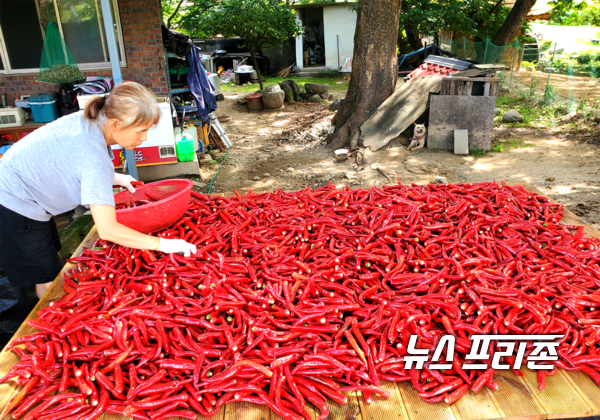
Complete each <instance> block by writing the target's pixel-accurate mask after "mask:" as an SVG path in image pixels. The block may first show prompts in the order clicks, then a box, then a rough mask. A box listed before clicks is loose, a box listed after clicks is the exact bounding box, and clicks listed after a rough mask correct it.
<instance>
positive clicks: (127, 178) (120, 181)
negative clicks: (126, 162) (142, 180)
mask: <svg viewBox="0 0 600 420" xmlns="http://www.w3.org/2000/svg"><path fill="white" fill-rule="evenodd" d="M132 181H136V179H135V178H134V177H132V176H131V175H125V174H118V173H116V172H115V178H114V180H113V185H116V186H118V187H125V188H127V190H128V191H129V192H130V193H132V194H133V193H134V192H135V187H134V186H133V185H131V182H132Z"/></svg>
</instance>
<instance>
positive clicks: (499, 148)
mask: <svg viewBox="0 0 600 420" xmlns="http://www.w3.org/2000/svg"><path fill="white" fill-rule="evenodd" d="M521 147H533V144H531V143H525V141H523V139H522V138H515V139H510V140H501V141H498V142H496V143H494V145H493V146H492V148H491V150H490V152H492V153H501V152H508V151H509V150H510V149H519V148H521Z"/></svg>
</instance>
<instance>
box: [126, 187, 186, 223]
mask: <svg viewBox="0 0 600 420" xmlns="http://www.w3.org/2000/svg"><path fill="white" fill-rule="evenodd" d="M193 186H194V184H193V183H192V181H190V180H189V179H169V180H166V181H158V182H153V183H151V184H146V185H142V186H140V187H137V188H136V189H135V193H133V194H131V193H130V192H129V191H124V192H121V193H118V194H116V195H115V204H116V205H119V204H121V203H127V202H129V201H130V200H131V199H133V200H148V199H150V200H152V201H154V202H153V203H150V204H145V205H143V206H139V207H132V208H128V209H123V210H117V222H119V223H121V224H122V225H125V226H127V227H130V228H131V229H134V230H137V231H138V232H142V233H152V232H156V231H157V230H161V229H164V228H166V227H169V226H171V225H172V224H174V223H175V222H177V221H178V220H179V219H180V218H181V217H182V216H183V215H184V213H185V211H186V210H187V209H188V207H189V205H190V200H191V193H190V191H191V190H192V187H193Z"/></svg>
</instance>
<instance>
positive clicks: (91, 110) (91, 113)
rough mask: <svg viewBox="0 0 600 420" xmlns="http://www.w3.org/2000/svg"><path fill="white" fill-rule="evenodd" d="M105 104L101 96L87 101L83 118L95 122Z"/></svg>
mask: <svg viewBox="0 0 600 420" xmlns="http://www.w3.org/2000/svg"><path fill="white" fill-rule="evenodd" d="M105 103H106V100H105V99H104V97H102V96H97V97H95V98H93V99H90V100H89V101H87V103H86V104H85V109H84V111H83V118H85V119H86V120H90V121H96V120H97V119H98V117H99V116H100V111H102V108H104V104H105Z"/></svg>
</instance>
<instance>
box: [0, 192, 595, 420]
mask: <svg viewBox="0 0 600 420" xmlns="http://www.w3.org/2000/svg"><path fill="white" fill-rule="evenodd" d="M509 184H511V185H517V184H521V185H524V186H525V188H526V189H527V190H528V191H530V192H532V193H536V194H539V195H543V194H542V193H541V191H539V190H538V189H536V188H534V187H532V186H531V185H529V184H526V183H522V182H521V183H517V182H511V183H509ZM564 215H565V217H564V219H563V222H564V223H565V224H569V225H581V226H584V231H585V232H586V233H587V234H588V235H590V236H594V237H600V231H598V230H596V229H594V228H593V227H592V226H590V225H588V224H587V223H585V222H583V221H582V220H581V219H579V218H578V217H577V216H575V215H574V214H573V213H571V212H570V211H569V210H564ZM97 237H98V236H97V233H96V228H95V227H94V228H93V229H92V230H91V231H90V233H89V234H88V235H87V237H86V238H85V240H84V241H83V243H82V244H81V245H80V246H79V248H78V249H77V250H76V251H75V254H74V255H78V254H79V253H81V251H82V248H83V247H84V246H85V247H88V248H89V247H90V246H91V245H92V244H93V243H94V241H95V240H96V238H97ZM71 268H73V264H66V265H65V267H64V268H63V271H62V272H61V273H60V274H59V275H58V277H57V278H56V280H54V283H53V284H52V286H51V287H50V289H49V290H48V293H46V295H45V296H44V298H43V299H42V300H40V302H39V303H38V304H37V305H36V307H35V308H34V309H33V311H32V312H31V314H29V317H28V318H27V319H34V318H36V314H37V312H38V311H39V310H40V309H42V308H45V307H46V306H47V305H48V303H49V302H51V301H53V300H56V299H58V298H59V297H60V296H61V295H62V294H63V289H62V273H63V272H65V271H67V270H69V269H71ZM34 332H35V330H34V329H33V328H32V327H29V326H28V325H27V321H25V322H24V323H23V325H21V327H20V328H19V330H18V331H17V332H16V334H15V336H14V337H15V338H17V337H22V336H25V335H29V334H33V333H34ZM18 360H19V359H18V358H17V356H16V355H15V354H14V353H12V352H7V351H6V350H3V351H2V352H0V377H2V376H4V375H5V374H6V373H7V372H8V371H9V370H10V368H11V367H12V366H13V365H14V364H15V363H17V362H18ZM522 371H523V372H524V373H525V377H524V378H520V377H518V376H516V375H515V374H513V373H512V372H510V371H498V372H497V373H496V376H495V377H494V379H495V381H496V382H498V385H499V389H498V391H496V392H492V391H490V390H489V389H487V388H485V387H484V388H483V390H482V391H480V392H479V394H475V393H473V392H471V391H469V393H468V394H467V395H465V396H464V397H463V398H461V399H460V400H459V401H458V402H457V403H455V404H454V405H452V406H447V405H446V404H444V403H437V404H430V403H426V402H424V401H422V400H421V399H420V398H419V397H418V396H417V393H416V391H415V390H414V389H413V388H412V385H411V384H410V383H408V382H400V383H397V384H396V383H391V382H387V383H384V384H383V387H384V388H385V389H387V390H388V391H390V392H391V394H392V396H391V397H390V398H389V399H388V400H383V399H381V398H379V397H378V396H376V395H373V398H374V402H373V403H372V404H370V405H367V404H365V402H364V400H363V398H362V396H361V395H360V393H351V394H349V397H350V401H349V402H348V404H346V405H344V406H342V405H339V404H336V403H334V402H332V401H328V405H329V410H330V414H329V417H328V420H499V419H510V420H544V419H566V418H581V417H592V416H598V415H600V388H598V386H596V384H595V383H594V382H593V381H592V380H591V379H590V378H589V377H588V376H587V375H586V374H584V373H581V372H567V371H564V370H561V369H559V370H558V372H557V374H556V375H554V376H549V377H546V389H545V390H544V391H539V390H538V388H537V380H536V375H535V372H532V371H530V370H527V369H522ZM19 390H20V387H18V388H17V387H15V385H14V382H13V381H9V382H8V383H5V384H2V385H0V411H1V410H2V409H3V408H4V407H5V406H6V404H7V403H8V401H9V400H10V399H11V398H12V397H13V395H14V394H15V393H16V392H18V391H19ZM307 411H308V412H309V413H310V415H311V417H312V418H313V419H316V416H317V415H318V411H317V410H315V409H314V408H312V407H308V410H307ZM121 418H122V416H119V415H116V414H104V415H102V416H101V417H100V419H101V420H121ZM212 418H213V419H215V420H262V419H264V420H281V417H279V416H278V415H277V414H275V413H273V412H272V411H271V410H269V409H267V408H265V407H264V406H258V405H253V404H247V403H231V404H227V405H225V407H223V408H222V409H221V410H220V411H219V412H218V413H217V414H216V415H215V416H214V417H212ZM203 419H204V417H202V416H200V415H199V416H198V417H197V420H203ZM0 420H12V417H10V415H9V416H7V417H5V418H4V419H0Z"/></svg>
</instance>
